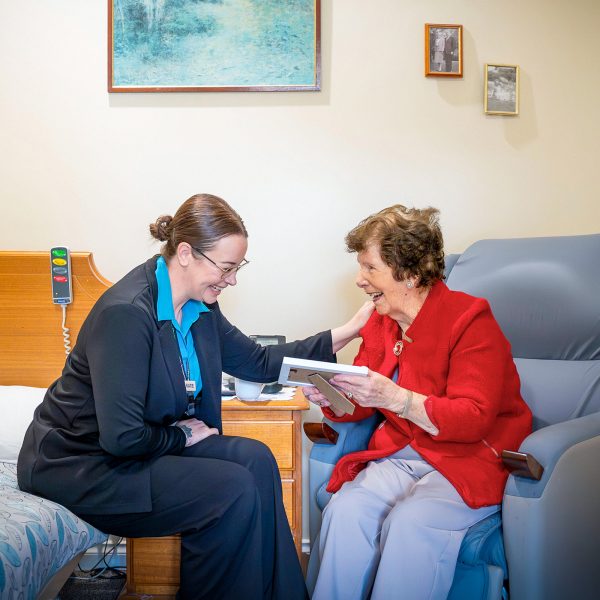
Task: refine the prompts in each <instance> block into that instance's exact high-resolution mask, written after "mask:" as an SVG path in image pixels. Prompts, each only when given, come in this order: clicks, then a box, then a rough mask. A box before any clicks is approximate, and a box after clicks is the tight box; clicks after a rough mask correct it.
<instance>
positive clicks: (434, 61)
mask: <svg viewBox="0 0 600 600" xmlns="http://www.w3.org/2000/svg"><path fill="white" fill-rule="evenodd" d="M462 30H463V28H462V25H440V24H433V23H426V24H425V76H426V77H462V76H463V67H462V65H463V48H462Z"/></svg>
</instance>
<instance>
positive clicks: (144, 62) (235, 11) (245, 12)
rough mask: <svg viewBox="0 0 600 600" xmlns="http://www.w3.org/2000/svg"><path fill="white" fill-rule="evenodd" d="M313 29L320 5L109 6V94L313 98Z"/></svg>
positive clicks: (291, 1)
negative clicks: (295, 94)
mask: <svg viewBox="0 0 600 600" xmlns="http://www.w3.org/2000/svg"><path fill="white" fill-rule="evenodd" d="M320 23H321V0H108V91H109V92H229V91H261V92H264V91H318V90H320V85H321V81H320V79H321V39H320V37H321V25H320Z"/></svg>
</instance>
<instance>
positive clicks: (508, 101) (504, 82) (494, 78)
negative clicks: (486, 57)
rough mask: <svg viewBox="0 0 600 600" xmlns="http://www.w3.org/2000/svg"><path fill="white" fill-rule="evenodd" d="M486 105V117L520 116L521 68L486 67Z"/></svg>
mask: <svg viewBox="0 0 600 600" xmlns="http://www.w3.org/2000/svg"><path fill="white" fill-rule="evenodd" d="M484 75H485V93H484V104H485V114H486V115H510V116H515V115H518V114H519V67H518V66H517V65H488V64H486V65H485V73H484Z"/></svg>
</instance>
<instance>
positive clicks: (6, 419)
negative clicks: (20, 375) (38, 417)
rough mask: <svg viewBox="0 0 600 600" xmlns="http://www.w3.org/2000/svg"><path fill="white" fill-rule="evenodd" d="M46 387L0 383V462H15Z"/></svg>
mask: <svg viewBox="0 0 600 600" xmlns="http://www.w3.org/2000/svg"><path fill="white" fill-rule="evenodd" d="M45 394H46V388H34V387H26V386H22V385H0V415H1V416H0V462H10V463H16V462H17V456H18V455H19V450H21V445H22V444H23V438H24V437H25V431H27V428H28V427H29V424H30V423H31V421H32V420H33V411H34V410H35V409H36V407H37V406H38V405H39V404H41V402H42V400H43V399H44V395H45Z"/></svg>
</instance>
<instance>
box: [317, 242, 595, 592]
mask: <svg viewBox="0 0 600 600" xmlns="http://www.w3.org/2000/svg"><path fill="white" fill-rule="evenodd" d="M446 275H447V280H446V281H447V284H448V286H449V287H450V288H451V289H457V290H462V291H465V292H467V293H469V294H472V295H474V296H479V297H484V298H487V299H488V300H489V302H490V304H491V306H492V310H493V312H494V315H495V317H496V319H497V320H498V322H499V323H500V326H501V327H502V329H503V331H504V333H505V335H506V336H507V338H508V339H509V341H510V343H511V345H512V351H513V356H514V357H515V363H516V365H517V368H518V371H519V375H520V377H521V392H522V395H523V398H524V399H525V401H526V402H527V403H528V405H529V406H530V408H531V410H532V412H533V415H534V432H533V433H532V434H531V435H530V436H529V437H527V439H525V441H524V442H523V444H522V446H521V448H520V451H521V452H523V453H528V454H530V455H532V456H533V457H535V459H537V461H538V462H539V463H540V464H541V465H542V467H543V474H542V475H541V478H540V479H539V480H534V479H528V478H524V477H522V476H520V475H517V474H516V472H515V474H512V475H510V477H509V479H508V482H507V485H506V488H505V493H504V499H503V503H502V516H501V518H500V515H494V516H492V517H489V518H488V519H485V520H484V521H482V522H481V523H478V524H477V525H475V526H474V527H472V528H471V529H470V530H469V532H468V533H467V536H466V537H465V539H464V541H463V544H462V547H461V550H460V554H459V558H458V564H457V568H456V573H455V577H454V582H453V586H452V589H451V591H450V594H449V598H450V599H452V600H470V599H486V600H499V599H500V598H507V597H508V596H510V598H511V600H552V599H556V600H564V599H565V598H574V599H577V600H588V599H589V600H591V599H592V598H594V599H595V598H598V597H600V568H599V567H600V466H599V465H600V234H595V235H583V236H565V237H548V238H524V239H506V240H483V241H479V242H476V243H475V244H473V245H472V246H470V247H469V248H468V249H467V250H466V251H465V252H464V253H462V254H461V255H450V256H448V257H447V259H446ZM376 424H377V419H376V418H373V417H372V418H371V419H369V420H368V421H362V422H358V423H329V425H330V426H331V427H332V428H334V429H335V430H336V431H337V434H338V439H337V443H336V444H335V445H329V444H315V445H314V446H313V448H312V451H311V455H310V460H309V489H310V500H309V503H310V539H311V542H312V546H313V547H315V545H318V531H319V528H320V520H321V510H322V509H323V508H324V507H325V505H326V504H327V502H328V500H329V497H330V494H328V493H327V492H326V491H325V486H326V484H327V481H328V479H329V476H330V475H331V472H332V470H333V466H334V464H335V463H336V462H337V460H338V459H339V458H340V457H341V456H342V455H344V454H346V453H348V452H352V451H355V450H358V449H361V448H364V447H365V446H366V443H367V441H368V440H369V438H370V435H371V432H372V431H373V429H374V427H375V425H376ZM318 567H319V565H318V552H311V556H310V561H309V567H308V573H307V584H308V588H309V592H312V590H313V588H314V584H315V580H316V575H317V572H318ZM332 600H345V599H341V598H340V599H335V598H333V599H332Z"/></svg>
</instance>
